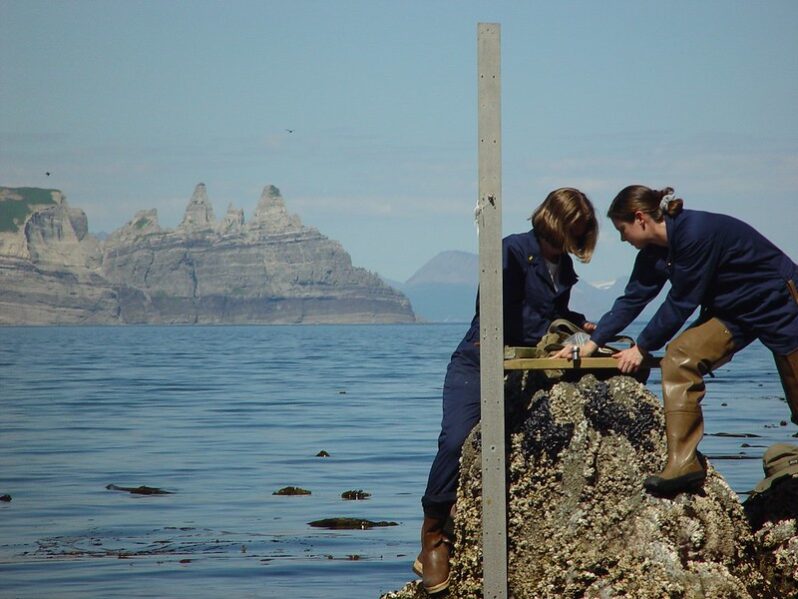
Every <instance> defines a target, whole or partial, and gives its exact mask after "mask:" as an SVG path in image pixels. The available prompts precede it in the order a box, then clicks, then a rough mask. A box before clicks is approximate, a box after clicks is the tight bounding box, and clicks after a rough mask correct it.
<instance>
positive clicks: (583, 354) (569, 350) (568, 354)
mask: <svg viewBox="0 0 798 599" xmlns="http://www.w3.org/2000/svg"><path fill="white" fill-rule="evenodd" d="M575 347H578V348H579V357H580V358H587V357H588V356H592V355H593V354H594V353H595V351H596V350H597V349H598V345H596V344H595V343H593V342H592V341H588V342H587V343H585V344H584V345H579V346H576V345H566V346H565V347H563V348H562V349H561V350H560V351H558V352H557V353H555V354H553V355H552V356H551V357H552V358H565V359H566V360H572V359H573V357H574V348H575Z"/></svg>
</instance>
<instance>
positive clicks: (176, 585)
mask: <svg viewBox="0 0 798 599" xmlns="http://www.w3.org/2000/svg"><path fill="white" fill-rule="evenodd" d="M465 328H466V327H465V326H464V325H418V326H318V327H311V326H306V327H300V326H295V327H294V326H285V327H279V326H278V327H243V326H242V327H118V328H117V327H83V328H79V327H30V328H3V329H0V402H1V405H0V410H2V417H0V494H4V493H8V494H10V495H11V496H12V498H13V499H12V501H11V502H10V503H0V595H1V596H4V597H5V596H12V597H42V596H58V597H136V596H161V597H192V598H203V597H216V596H219V595H220V594H221V593H223V594H224V595H226V596H230V597H266V598H269V597H275V598H276V597H285V596H287V595H288V594H289V593H290V594H291V595H293V596H296V597H303V598H305V599H313V598H316V597H319V598H321V597H325V598H331V597H333V598H335V597H341V598H344V597H346V598H347V599H348V598H351V597H377V596H379V594H380V593H382V592H385V591H387V590H391V589H395V588H398V587H400V586H402V585H403V584H404V583H405V582H406V581H407V580H410V579H411V578H412V576H413V575H412V573H411V572H410V563H411V561H412V557H413V556H415V553H416V552H417V550H418V547H417V539H418V529H419V526H420V519H421V511H420V504H419V500H420V496H421V494H422V492H423V489H424V484H425V482H426V475H427V471H428V468H429V464H430V462H431V460H432V457H433V455H434V452H435V444H436V439H437V434H438V427H439V423H440V392H441V386H442V382H443V374H444V370H445V367H446V364H447V362H448V359H449V355H450V353H451V351H452V349H453V348H454V347H455V345H456V344H457V342H458V341H459V340H460V337H461V336H462V334H463V333H464V330H465ZM649 386H650V387H651V388H652V390H654V391H655V393H657V395H659V389H658V386H659V381H658V379H657V373H656V372H655V373H653V374H652V378H651V380H650V381H649ZM708 390H709V391H708V397H707V399H706V400H705V405H704V409H705V419H706V427H707V433H708V435H707V437H706V438H705V440H704V441H703V443H702V446H701V448H702V450H703V451H704V452H705V453H706V454H707V455H709V456H710V459H712V460H713V463H714V464H715V466H716V467H717V468H718V469H719V470H720V471H721V472H722V473H723V474H724V476H726V478H727V480H728V481H729V482H730V484H731V485H732V487H733V488H734V489H735V490H736V491H737V492H738V493H741V494H742V493H745V492H746V491H747V490H749V489H750V488H752V487H753V485H754V484H756V482H757V481H758V480H759V479H760V478H761V472H762V470H761V462H760V458H761V455H762V453H763V452H764V448H765V447H767V446H769V445H770V444H772V443H774V442H784V441H786V442H790V441H794V439H792V438H791V435H792V434H793V433H795V430H796V427H795V426H794V425H792V424H789V425H786V426H782V425H781V421H782V420H784V421H786V420H788V417H789V411H788V409H787V406H786V404H785V402H784V400H783V399H782V396H783V393H782V390H781V387H780V384H779V382H778V377H777V375H776V372H775V367H774V365H773V363H772V359H771V357H770V354H769V353H768V352H767V351H766V350H765V349H764V348H762V347H761V346H760V345H758V344H756V345H754V346H752V347H751V348H749V349H747V350H745V351H744V352H743V353H742V354H740V355H738V357H737V358H735V360H734V362H733V363H732V364H730V365H727V366H725V367H724V368H722V369H721V370H720V371H719V372H718V373H717V377H716V378H715V379H710V380H709V381H708ZM320 451H326V452H327V453H329V457H318V456H317V454H319V452H320ZM741 458H749V459H741ZM109 484H113V485H118V486H120V487H138V486H140V485H146V486H150V487H159V488H162V489H164V490H167V491H171V492H173V494H170V495H136V494H131V493H127V492H121V491H117V490H112V489H110V490H109V489H107V488H106V486H107V485H109ZM286 486H298V487H302V488H304V489H307V490H309V491H311V494H310V495H304V496H280V495H273V493H274V492H275V491H276V490H278V489H281V488H283V487H286ZM354 489H357V490H363V491H364V492H367V493H370V494H371V496H370V497H369V498H368V499H366V500H362V501H346V500H343V499H342V498H341V494H342V493H343V492H345V491H348V490H354ZM330 517H351V518H362V519H368V520H374V521H381V520H390V521H396V522H398V523H399V525H398V526H393V527H380V528H372V529H367V530H325V529H318V528H312V527H310V526H309V525H308V523H309V522H311V521H313V520H319V519H323V518H330Z"/></svg>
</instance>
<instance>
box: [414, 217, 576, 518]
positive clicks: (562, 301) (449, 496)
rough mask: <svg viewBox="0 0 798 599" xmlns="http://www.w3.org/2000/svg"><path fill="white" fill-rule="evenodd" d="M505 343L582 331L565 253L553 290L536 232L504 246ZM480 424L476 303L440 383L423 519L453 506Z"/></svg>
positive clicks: (440, 514) (570, 266) (529, 342)
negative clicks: (560, 323) (562, 323)
mask: <svg viewBox="0 0 798 599" xmlns="http://www.w3.org/2000/svg"><path fill="white" fill-rule="evenodd" d="M502 269H503V271H502V273H503V304H504V343H505V344H506V345H516V346H533V345H536V344H537V342H538V341H539V340H540V339H541V337H543V335H545V334H546V332H547V331H548V328H549V325H550V324H551V322H552V321H553V320H555V319H557V318H567V319H568V320H570V321H571V322H573V323H575V324H577V325H579V326H582V325H583V324H584V322H585V317H584V315H583V314H579V313H577V312H573V311H571V310H569V309H568V301H569V299H570V297H571V287H573V286H574V284H575V283H576V281H577V276H576V273H575V272H574V267H573V261H572V260H571V257H570V256H569V255H568V254H566V253H563V255H562V256H561V257H560V266H559V273H558V280H557V288H556V289H555V287H554V284H553V282H552V280H551V276H550V274H549V271H548V269H547V267H546V261H545V259H544V258H543V256H542V254H541V251H540V245H539V243H538V239H537V237H536V236H535V232H534V230H531V231H528V232H526V233H518V234H515V235H509V236H508V237H505V238H504V240H503V241H502ZM479 418H480V377H479V297H477V313H476V315H475V316H474V319H473V320H472V321H471V327H470V328H469V329H468V332H467V333H466V335H465V337H464V338H463V340H462V341H461V342H460V344H459V345H458V346H457V349H456V350H455V351H454V353H453V354H452V358H451V361H450V362H449V366H448V368H447V370H446V378H445V380H444V383H443V420H442V422H441V433H440V436H439V437H438V453H437V455H436V456H435V460H434V461H433V463H432V467H431V469H430V473H429V479H428V482H427V489H426V491H425V493H424V497H423V498H422V500H421V503H422V506H423V508H424V513H425V514H426V515H428V516H433V517H436V518H440V519H443V518H445V517H446V516H447V515H448V514H449V509H450V508H451V506H452V504H453V503H454V502H455V500H456V495H457V481H458V474H459V461H460V452H461V450H462V447H463V443H464V442H465V439H466V437H467V436H468V433H470V432H471V429H472V428H474V425H476V423H477V422H479Z"/></svg>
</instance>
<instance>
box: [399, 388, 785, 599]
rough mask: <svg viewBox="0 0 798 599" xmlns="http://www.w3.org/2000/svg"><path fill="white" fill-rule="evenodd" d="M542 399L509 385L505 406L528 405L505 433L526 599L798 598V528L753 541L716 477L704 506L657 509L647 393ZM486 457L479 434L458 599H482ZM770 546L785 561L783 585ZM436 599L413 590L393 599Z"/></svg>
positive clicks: (684, 499) (512, 553) (591, 391)
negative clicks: (651, 491)
mask: <svg viewBox="0 0 798 599" xmlns="http://www.w3.org/2000/svg"><path fill="white" fill-rule="evenodd" d="M537 388H538V389H539V388H540V387H537ZM533 391H534V388H532V385H526V386H524V384H520V385H514V384H513V383H508V389H507V395H508V405H510V406H513V405H516V406H518V405H521V406H527V405H528V409H526V410H525V416H524V417H523V418H520V419H518V420H514V421H511V422H510V423H508V462H507V464H508V570H509V575H508V578H509V580H508V584H509V589H510V592H511V594H512V596H513V597H514V598H515V599H524V598H528V599H532V598H535V599H545V598H555V597H556V598H561V597H564V598H581V597H634V598H635V599H647V598H652V599H653V598H661V597H681V598H699V597H713V598H714V597H718V598H719V597H723V598H744V597H751V598H756V599H764V598H766V597H781V596H784V597H787V596H795V593H796V592H798V586H796V584H795V580H796V577H795V571H796V570H795V568H796V566H795V564H796V563H798V560H795V558H796V556H798V552H796V545H798V537H796V534H795V521H794V520H793V521H792V523H791V524H787V525H785V524H780V525H774V527H773V528H771V529H768V530H765V528H766V527H765V528H763V529H762V530H763V531H765V532H763V533H762V534H761V535H760V534H759V533H757V535H755V534H754V532H753V531H752V529H751V527H750V525H749V522H748V519H747V518H746V513H745V511H744V510H743V507H742V505H741V504H740V502H739V500H738V498H737V495H736V494H735V493H734V492H733V491H732V489H731V488H730V487H729V485H728V484H727V483H726V481H725V480H724V479H723V478H722V477H721V476H720V475H719V474H718V473H717V472H716V471H715V470H714V468H713V467H712V465H711V464H709V471H708V476H707V480H706V482H705V484H704V486H703V489H702V490H701V491H700V492H699V493H696V494H692V495H691V494H679V495H677V496H675V497H674V498H657V497H653V496H651V495H648V494H647V493H646V492H645V491H644V490H643V487H642V481H643V480H644V478H645V477H646V476H647V475H648V474H650V473H652V472H658V471H659V470H660V469H661V468H662V467H663V466H664V460H665V456H666V444H665V436H664V421H663V417H662V412H661V409H660V406H659V401H658V400H657V398H656V397H655V396H654V395H653V394H652V393H651V392H649V391H648V390H647V389H646V388H645V387H644V386H643V385H641V384H640V383H638V382H636V381H634V380H633V379H631V378H629V377H623V376H618V377H614V378H612V379H610V380H608V381H606V382H601V381H598V380H597V379H596V378H594V377H593V376H591V375H587V376H585V377H583V378H582V379H581V380H580V381H578V382H574V383H564V382H563V383H558V384H556V385H554V386H553V387H550V388H544V389H541V390H539V391H537V392H536V393H534V395H532V393H533ZM530 395H532V397H531V398H530ZM480 447H481V437H480V430H479V427H477V428H475V429H474V431H473V432H472V433H471V436H470V437H469V439H468V440H467V441H466V444H465V446H464V449H463V457H462V462H461V480H460V486H459V489H458V498H457V517H456V519H455V533H456V542H455V552H454V555H453V557H452V584H451V587H450V591H449V596H450V597H458V598H466V597H481V596H482V555H481V546H480V541H481V539H482V529H481V493H482V486H481V477H482V473H481V457H480ZM777 529H778V530H777ZM768 535H770V536H768ZM765 537H767V539H769V540H768V541H767V542H768V543H770V545H766V543H765V540H766V539H765ZM766 546H767V547H773V551H779V550H780V551H781V552H782V553H781V554H780V555H781V559H782V561H783V562H785V560H786V562H785V563H786V564H787V565H785V566H784V567H783V568H781V570H779V571H778V572H776V573H775V574H774V570H773V567H772V566H769V565H768V564H772V563H773V561H774V560H773V559H771V557H772V554H773V551H770V550H769V549H768V550H767V551H765V550H764V548H765V547H766ZM789 560H795V561H789ZM790 568H792V579H790V575H789V573H788V572H787V571H788V570H790ZM425 596H426V594H425V593H424V591H423V590H422V589H420V588H419V585H418V583H417V582H414V583H410V584H408V585H407V586H406V587H405V588H403V589H401V590H400V591H397V592H395V593H389V594H387V595H385V596H384V597H385V598H386V599H410V598H413V597H425Z"/></svg>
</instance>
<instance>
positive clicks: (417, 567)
mask: <svg viewBox="0 0 798 599" xmlns="http://www.w3.org/2000/svg"><path fill="white" fill-rule="evenodd" d="M413 572H414V573H415V574H416V576H419V577H421V578H423V577H424V566H422V565H421V560H420V559H418V558H416V560H415V561H414V562H413Z"/></svg>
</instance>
